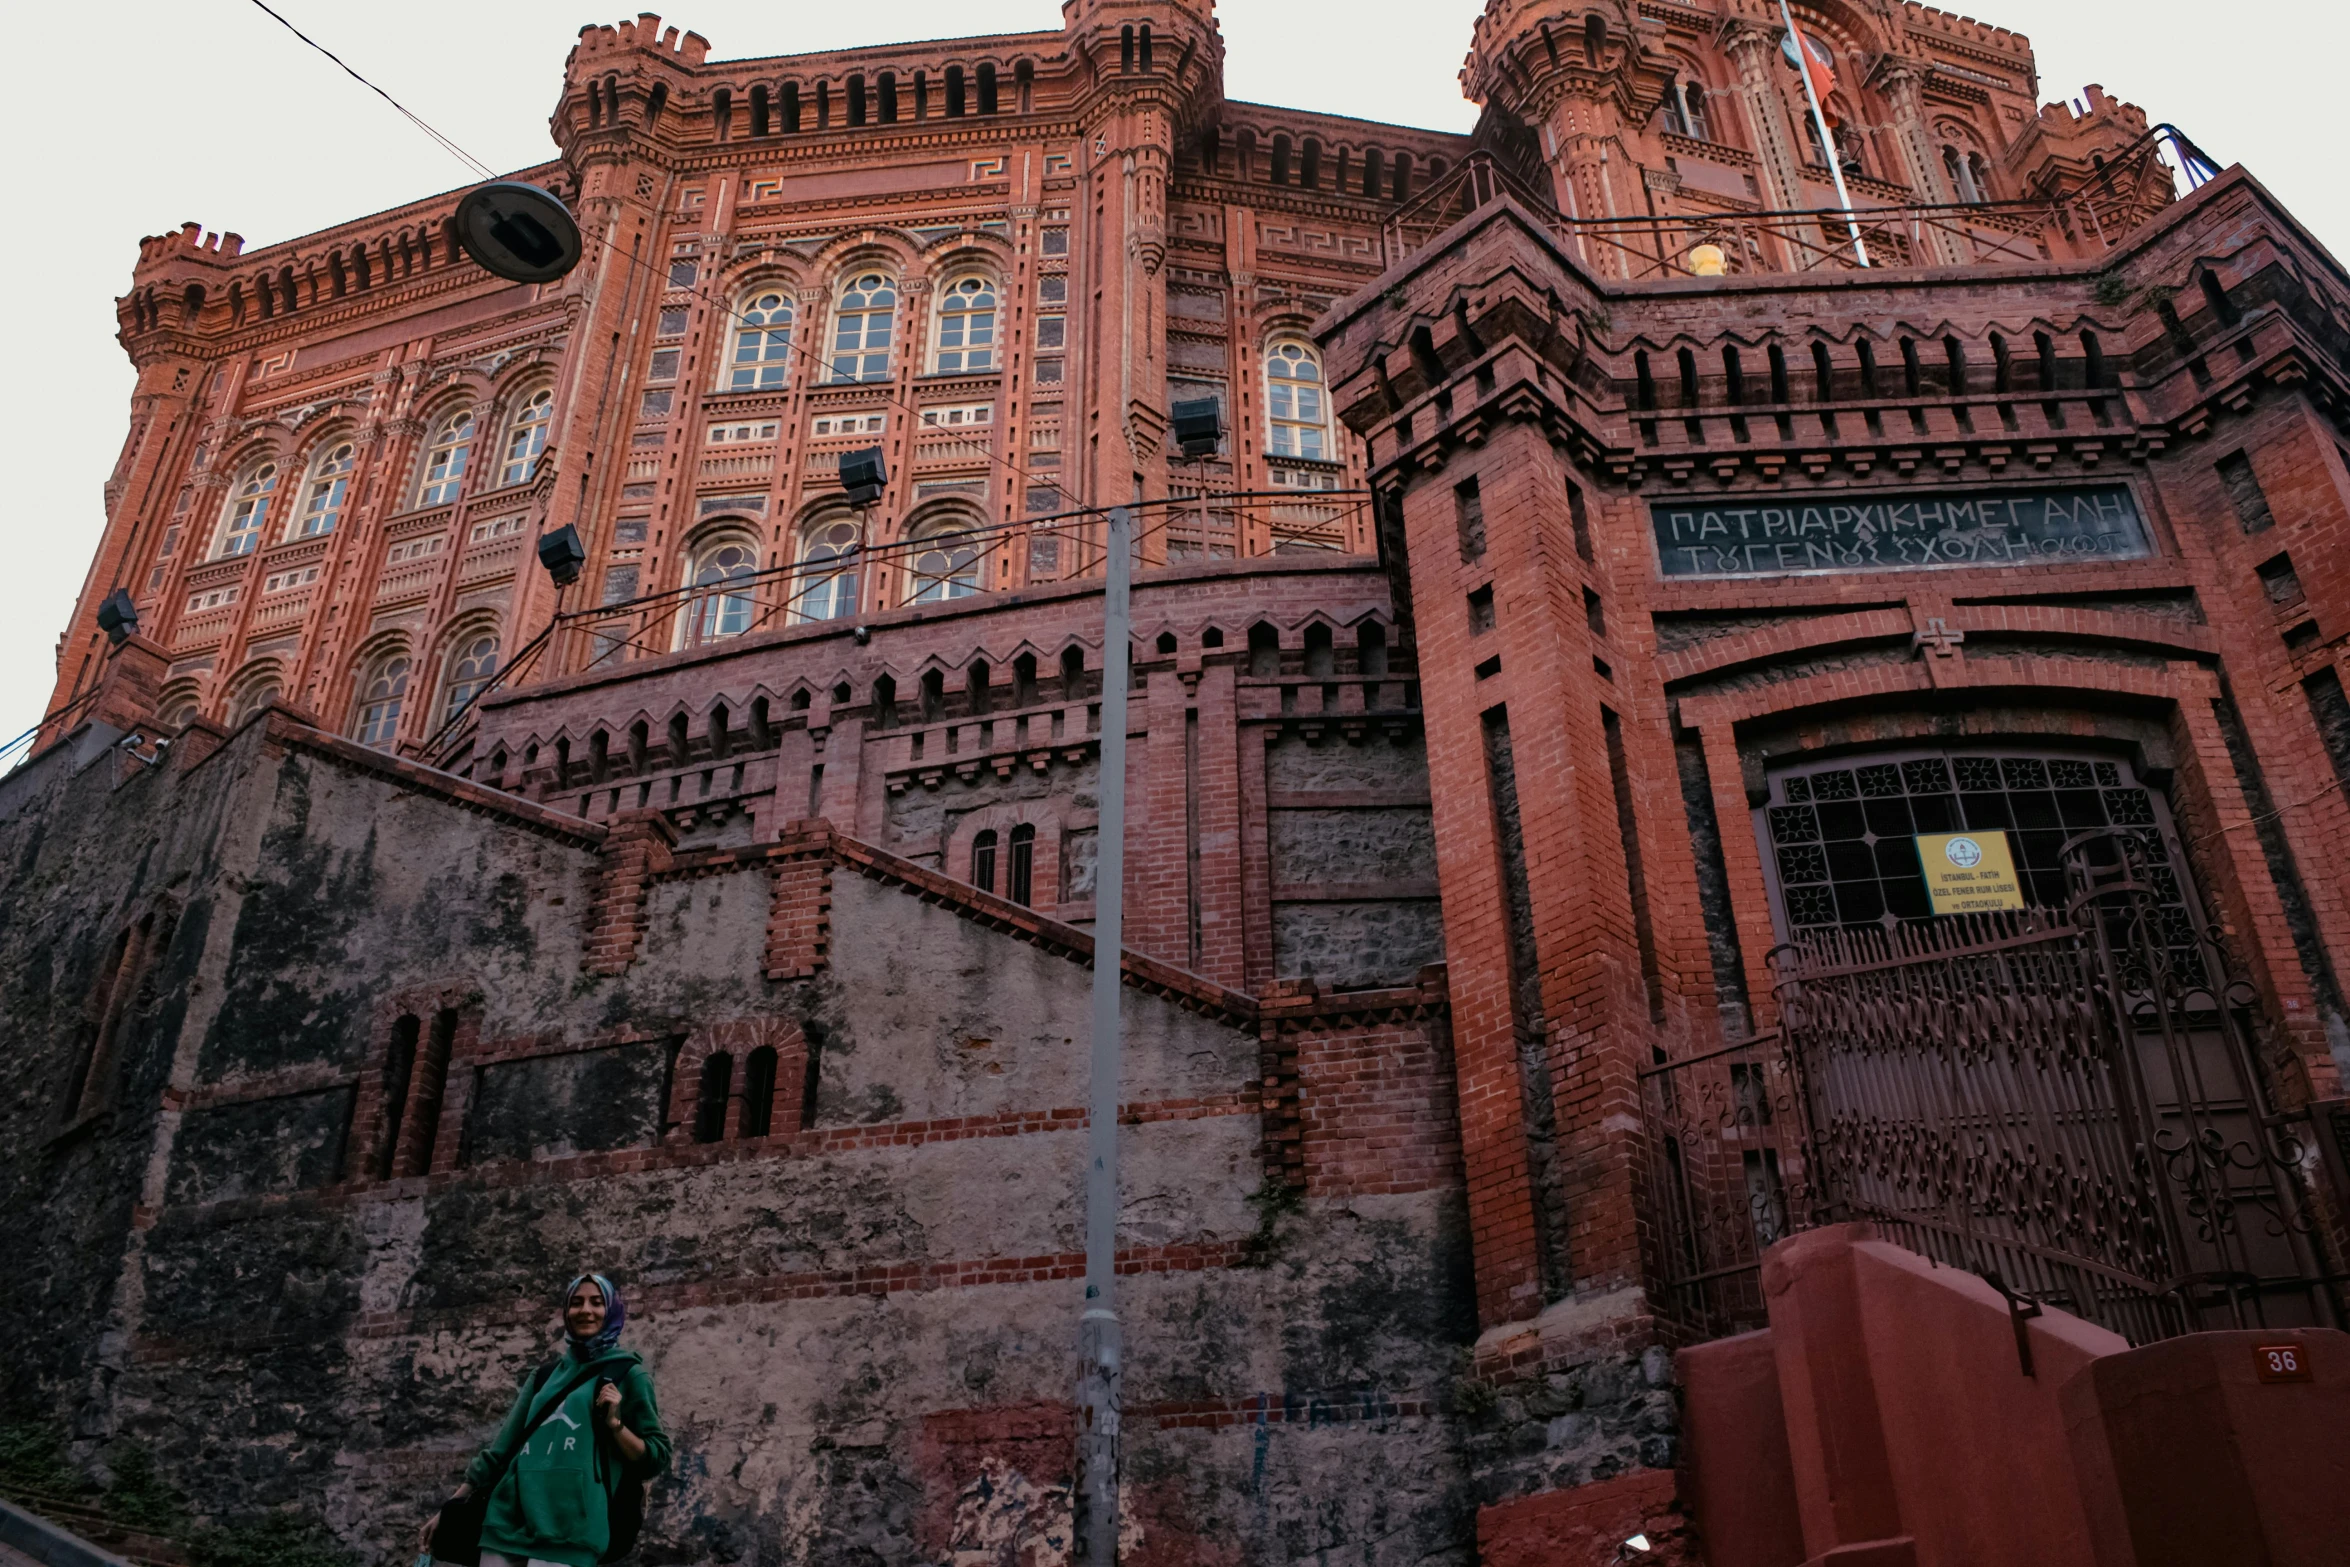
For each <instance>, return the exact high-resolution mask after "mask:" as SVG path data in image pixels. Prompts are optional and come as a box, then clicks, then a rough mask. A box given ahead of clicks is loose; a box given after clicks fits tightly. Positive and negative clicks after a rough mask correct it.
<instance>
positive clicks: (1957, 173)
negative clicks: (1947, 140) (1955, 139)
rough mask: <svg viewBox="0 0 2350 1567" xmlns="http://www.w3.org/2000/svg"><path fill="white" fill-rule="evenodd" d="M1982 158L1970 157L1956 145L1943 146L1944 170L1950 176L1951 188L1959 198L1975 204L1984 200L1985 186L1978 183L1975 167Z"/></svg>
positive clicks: (1970, 204)
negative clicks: (1962, 152)
mask: <svg viewBox="0 0 2350 1567" xmlns="http://www.w3.org/2000/svg"><path fill="white" fill-rule="evenodd" d="M1980 161H1981V160H1980V159H1969V158H1967V157H1965V156H1964V155H1963V154H1961V153H1960V152H1959V150H1958V149H1957V148H1956V147H1952V146H1949V145H1947V144H1946V145H1945V146H1944V147H1943V148H1942V172H1943V173H1945V174H1947V175H1949V176H1950V188H1951V190H1952V191H1953V192H1955V193H1956V194H1957V196H1958V199H1959V200H1961V201H1963V202H1965V203H1967V204H1968V205H1969V206H1973V205H1975V204H1977V203H1979V202H1981V201H1982V200H1983V187H1982V186H1981V185H1980V184H1978V183H1976V180H1975V168H1976V165H1977V164H1978V163H1980Z"/></svg>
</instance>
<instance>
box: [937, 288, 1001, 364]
mask: <svg viewBox="0 0 2350 1567" xmlns="http://www.w3.org/2000/svg"><path fill="white" fill-rule="evenodd" d="M995 313H996V290H995V283H994V281H993V280H992V279H989V278H984V277H960V278H957V279H955V281H953V282H952V283H949V284H948V285H947V286H946V288H945V290H944V291H943V292H942V293H941V294H940V295H939V300H938V366H937V368H938V372H939V374H941V375H953V374H956V373H958V372H963V373H968V372H970V371H975V370H993V369H994V368H995Z"/></svg>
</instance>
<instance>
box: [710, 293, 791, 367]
mask: <svg viewBox="0 0 2350 1567" xmlns="http://www.w3.org/2000/svg"><path fill="white" fill-rule="evenodd" d="M791 327H792V301H791V296H790V295H789V294H786V293H783V292H782V291H780V290H778V289H772V288H770V289H762V290H760V291H759V292H758V293H756V294H753V295H752V296H751V297H750V298H748V299H746V300H744V301H743V307H742V309H741V310H739V311H737V312H736V315H735V332H734V358H733V361H732V362H731V363H729V364H728V365H727V367H726V389H727V390H728V391H730V392H758V391H769V390H773V389H775V388H778V387H781V386H782V385H784V383H785V382H787V381H789V380H790V379H791Z"/></svg>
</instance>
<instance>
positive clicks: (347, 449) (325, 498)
mask: <svg viewBox="0 0 2350 1567" xmlns="http://www.w3.org/2000/svg"><path fill="white" fill-rule="evenodd" d="M358 451H359V449H358V447H356V446H355V445H353V444H352V443H351V442H349V441H337V442H336V443H335V444H334V445H332V446H329V447H326V448H325V449H323V450H322V451H320V452H319V454H318V457H317V459H316V460H315V461H313V462H312V463H311V465H310V482H309V484H308V485H306V486H304V488H303V491H302V515H301V516H300V517H298V518H296V519H295V521H294V537H295V538H297V539H315V538H322V537H324V536H325V535H327V534H329V533H332V532H334V531H335V524H336V523H337V522H340V521H341V520H342V516H343V502H344V501H345V500H346V499H348V498H349V495H350V491H351V468H352V465H353V464H354V463H355V462H357V460H358Z"/></svg>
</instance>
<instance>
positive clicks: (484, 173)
mask: <svg viewBox="0 0 2350 1567" xmlns="http://www.w3.org/2000/svg"><path fill="white" fill-rule="evenodd" d="M253 4H254V5H256V6H258V7H259V8H260V9H261V10H262V11H264V12H266V13H267V14H268V15H269V16H270V17H271V18H272V19H273V20H275V21H276V22H277V24H278V25H279V26H280V27H283V28H284V29H285V30H286V31H287V32H289V33H292V34H293V35H294V36H295V37H296V38H299V39H301V40H302V42H304V43H306V44H308V45H309V46H310V47H311V48H313V49H315V50H317V51H318V52H319V53H320V54H323V55H325V56H326V57H327V58H328V59H330V60H332V61H334V63H335V64H336V65H338V66H340V67H342V71H343V74H344V75H345V76H348V77H350V78H351V80H353V81H355V82H357V83H358V84H359V85H360V86H362V87H364V88H366V89H367V90H368V91H369V92H371V93H373V94H375V95H376V96H377V97H378V98H381V99H382V100H383V101H384V102H386V103H388V104H390V105H391V106H392V107H393V108H394V109H397V110H398V111H399V112H400V116H401V118H403V119H405V120H406V121H407V122H408V123H409V124H411V125H413V126H415V127H416V128H417V129H418V130H420V131H422V132H424V134H425V135H427V136H430V137H431V138H432V139H433V140H434V141H436V142H438V143H440V145H441V146H442V148H444V149H445V150H446V151H447V152H448V153H449V154H450V155H451V156H453V157H455V158H456V159H457V160H458V161H459V162H461V163H465V164H468V165H470V166H471V167H473V168H474V169H476V170H478V171H479V172H480V174H481V177H482V178H483V179H485V180H494V179H496V178H497V177H498V174H497V171H496V170H495V169H493V168H491V167H490V166H489V165H488V164H486V163H484V162H482V161H481V160H480V159H479V158H477V157H475V156H474V155H473V154H472V153H470V152H467V151H466V150H465V149H464V148H462V147H460V146H458V145H457V144H456V142H454V141H452V140H450V139H449V138H448V137H446V136H443V135H442V134H441V133H440V132H439V131H437V130H435V129H433V127H432V126H430V125H428V124H426V123H425V121H424V119H423V117H422V116H420V115H418V114H417V113H416V112H415V111H414V110H412V109H410V108H409V107H408V106H407V105H406V104H404V103H402V102H401V101H400V100H399V99H397V98H395V97H393V96H392V95H391V94H390V93H388V92H385V91H384V90H383V89H382V88H381V87H378V86H376V85H375V83H373V82H371V81H369V80H368V79H367V78H366V77H364V76H362V75H360V74H359V73H358V72H357V71H355V70H353V69H351V67H350V65H349V63H348V62H346V61H345V60H344V59H343V57H342V56H341V55H339V54H337V53H335V52H334V51H333V50H332V49H329V48H328V47H327V46H326V45H324V44H322V43H320V42H319V41H318V40H317V39H315V38H313V37H311V36H310V35H309V34H308V33H306V32H304V31H302V29H300V28H299V27H296V26H295V25H294V24H293V23H292V22H289V21H287V20H286V19H285V18H284V17H283V16H280V15H279V14H278V13H277V12H275V11H272V10H270V8H269V7H268V6H267V5H265V4H263V0H253Z"/></svg>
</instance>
